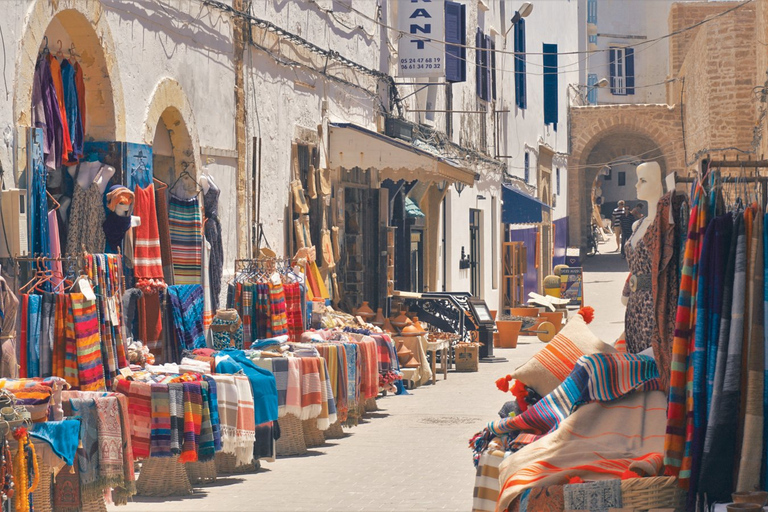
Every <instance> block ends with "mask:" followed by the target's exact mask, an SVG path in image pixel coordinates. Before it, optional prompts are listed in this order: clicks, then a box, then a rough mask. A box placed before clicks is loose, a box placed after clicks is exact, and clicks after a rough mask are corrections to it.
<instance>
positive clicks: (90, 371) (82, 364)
mask: <svg viewBox="0 0 768 512" xmlns="http://www.w3.org/2000/svg"><path fill="white" fill-rule="evenodd" d="M70 297H71V299H72V316H73V317H74V322H75V347H76V353H77V374H78V381H79V384H80V389H82V390H83V391H100V390H103V389H105V387H106V383H105V382H104V366H103V364H102V359H101V338H100V337H99V319H98V317H97V314H96V313H97V311H96V302H95V301H92V300H86V299H85V297H84V296H83V294H82V293H72V294H70Z"/></svg>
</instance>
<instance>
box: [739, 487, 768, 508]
mask: <svg viewBox="0 0 768 512" xmlns="http://www.w3.org/2000/svg"><path fill="white" fill-rule="evenodd" d="M731 499H733V501H735V502H736V503H757V504H758V505H760V506H761V507H764V506H765V503H766V502H768V492H765V491H744V492H734V493H733V494H731Z"/></svg>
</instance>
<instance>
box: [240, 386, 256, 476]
mask: <svg viewBox="0 0 768 512" xmlns="http://www.w3.org/2000/svg"><path fill="white" fill-rule="evenodd" d="M235 387H236V388H237V438H236V439H237V440H236V450H235V458H236V460H237V465H244V464H250V463H251V460H252V459H253V443H254V442H255V441H256V422H255V421H254V401H253V394H252V393H251V384H250V382H249V381H248V377H246V376H244V375H235Z"/></svg>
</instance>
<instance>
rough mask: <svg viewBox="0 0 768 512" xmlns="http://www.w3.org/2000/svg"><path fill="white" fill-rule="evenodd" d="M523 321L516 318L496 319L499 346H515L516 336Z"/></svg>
mask: <svg viewBox="0 0 768 512" xmlns="http://www.w3.org/2000/svg"><path fill="white" fill-rule="evenodd" d="M522 326H523V322H519V321H517V320H497V321H496V328H497V329H498V330H499V346H500V347H501V348H516V347H517V337H518V335H519V334H520V328H521V327H522Z"/></svg>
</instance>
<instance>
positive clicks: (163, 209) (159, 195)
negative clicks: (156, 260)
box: [155, 187, 174, 284]
mask: <svg viewBox="0 0 768 512" xmlns="http://www.w3.org/2000/svg"><path fill="white" fill-rule="evenodd" d="M155 207H156V213H157V227H158V233H157V234H158V239H159V241H160V259H161V261H162V267H163V274H164V275H165V280H166V281H167V282H168V284H174V282H173V252H172V251H171V233H170V231H169V229H168V224H169V222H168V188H167V187H160V188H158V189H157V190H155Z"/></svg>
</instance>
